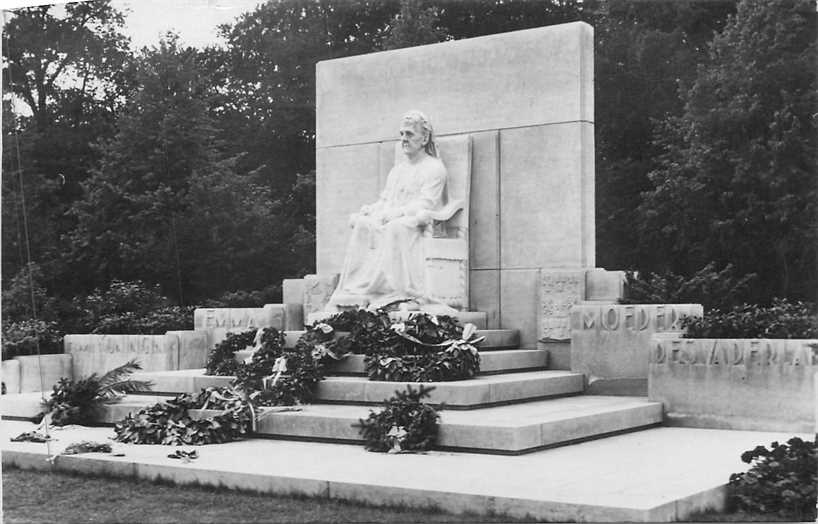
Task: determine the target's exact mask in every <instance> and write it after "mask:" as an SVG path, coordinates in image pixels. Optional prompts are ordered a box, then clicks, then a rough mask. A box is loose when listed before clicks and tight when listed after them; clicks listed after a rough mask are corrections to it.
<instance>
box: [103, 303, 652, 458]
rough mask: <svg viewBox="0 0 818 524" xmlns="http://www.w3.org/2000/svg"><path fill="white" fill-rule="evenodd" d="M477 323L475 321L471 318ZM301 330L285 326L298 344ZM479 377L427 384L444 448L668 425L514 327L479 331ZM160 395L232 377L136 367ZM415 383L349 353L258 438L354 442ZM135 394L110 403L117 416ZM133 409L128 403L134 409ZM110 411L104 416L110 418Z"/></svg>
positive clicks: (508, 450)
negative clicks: (559, 366)
mask: <svg viewBox="0 0 818 524" xmlns="http://www.w3.org/2000/svg"><path fill="white" fill-rule="evenodd" d="M470 320H471V319H470ZM301 333H302V332H300V331H288V332H286V333H285V335H286V344H287V345H293V344H294V343H295V341H297V340H298V337H299V336H300V335H301ZM477 335H478V336H485V337H486V338H485V340H484V342H483V343H482V344H481V345H480V368H481V372H480V374H479V375H478V376H477V377H475V378H474V379H471V380H462V381H453V382H437V383H424V385H426V386H431V387H434V390H433V391H432V392H431V393H430V397H429V398H428V399H427V402H429V403H431V404H434V405H436V406H438V407H441V408H442V409H441V410H440V415H441V426H440V434H439V439H438V448H439V449H442V450H450V451H462V452H480V453H492V454H523V453H530V452H533V451H537V450H540V449H543V448H549V447H553V446H559V445H564V444H570V443H575V442H578V441H583V440H589V439H595V438H601V437H604V436H608V435H611V434H617V433H621V432H625V431H634V430H638V429H643V428H647V427H651V426H656V425H658V424H661V422H662V405H661V404H660V403H656V402H649V401H647V399H645V398H640V397H618V396H617V397H613V396H591V395H584V394H583V392H584V389H585V378H584V377H583V375H582V374H580V373H574V372H571V371H564V370H552V369H548V352H547V351H546V350H543V349H525V348H520V347H519V333H518V332H517V331H515V330H503V329H495V330H479V331H478V333H477ZM135 378H139V379H143V380H151V381H152V382H153V383H154V388H153V389H154V391H153V392H152V393H151V394H150V395H151V398H152V400H151V401H155V400H154V399H155V398H156V397H155V396H156V395H164V396H171V395H175V394H178V393H184V392H196V391H199V390H201V389H202V388H206V387H209V386H226V385H228V384H229V383H230V382H231V380H232V377H218V376H208V375H205V374H204V370H203V369H188V370H179V371H163V372H151V373H139V374H137V375H135ZM407 385H412V386H413V387H418V386H419V385H420V384H419V383H408V382H377V381H370V380H368V379H367V378H366V376H365V373H364V357H363V355H350V356H349V357H347V358H346V359H344V360H343V361H340V362H338V363H336V364H334V365H333V366H331V367H330V369H329V370H328V373H327V377H326V378H325V379H324V380H323V381H322V382H321V383H320V384H319V386H318V389H317V391H316V398H315V400H314V402H313V403H312V404H310V405H305V406H299V408H298V410H293V411H283V412H282V411H281V410H278V409H266V408H263V409H262V410H261V415H260V417H261V420H260V423H259V427H258V435H259V436H261V437H267V438H275V439H288V440H307V441H316V442H337V443H358V442H360V441H361V440H360V436H359V434H358V428H357V427H356V424H358V422H359V420H360V419H363V418H366V417H367V415H368V414H369V412H370V410H372V409H377V405H378V404H380V403H381V402H382V401H383V400H384V399H386V398H388V397H390V396H392V395H393V394H394V392H395V391H396V390H402V389H405V387H406V386H407ZM144 404H147V403H146V402H142V403H140V399H139V396H138V395H132V396H130V397H129V398H127V399H126V401H125V403H124V404H121V405H119V406H117V407H116V408H114V409H112V412H111V415H113V414H114V413H113V412H114V411H115V412H116V414H117V416H119V417H120V418H121V416H122V415H124V413H123V411H127V410H128V409H129V408H128V406H131V407H132V408H133V407H137V406H140V405H144ZM132 408H131V409H132ZM115 420H116V419H115V418H114V417H107V416H106V422H114V421H115Z"/></svg>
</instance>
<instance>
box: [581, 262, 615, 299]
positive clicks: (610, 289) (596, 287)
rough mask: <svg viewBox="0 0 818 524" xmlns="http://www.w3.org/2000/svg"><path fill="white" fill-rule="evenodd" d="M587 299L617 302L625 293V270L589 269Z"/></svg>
mask: <svg viewBox="0 0 818 524" xmlns="http://www.w3.org/2000/svg"><path fill="white" fill-rule="evenodd" d="M585 289H586V295H585V300H595V301H601V302H617V301H618V300H619V299H621V298H622V297H623V296H624V295H625V272H624V271H608V270H606V269H600V268H596V269H589V270H588V272H587V273H586V274H585Z"/></svg>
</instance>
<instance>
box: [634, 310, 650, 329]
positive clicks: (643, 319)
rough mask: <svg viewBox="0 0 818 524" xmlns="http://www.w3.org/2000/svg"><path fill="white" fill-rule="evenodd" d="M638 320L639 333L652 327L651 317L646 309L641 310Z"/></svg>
mask: <svg viewBox="0 0 818 524" xmlns="http://www.w3.org/2000/svg"><path fill="white" fill-rule="evenodd" d="M638 320H639V321H638V323H637V329H638V330H639V331H644V330H646V329H647V328H648V326H649V325H650V315H649V314H648V312H647V311H645V308H644V307H640V308H639V315H638Z"/></svg>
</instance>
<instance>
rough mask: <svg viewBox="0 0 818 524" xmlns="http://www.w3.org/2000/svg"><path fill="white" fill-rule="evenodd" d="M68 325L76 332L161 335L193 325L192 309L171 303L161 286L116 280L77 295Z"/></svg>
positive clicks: (190, 327)
mask: <svg viewBox="0 0 818 524" xmlns="http://www.w3.org/2000/svg"><path fill="white" fill-rule="evenodd" d="M72 309H73V311H72V316H73V318H71V319H70V320H66V321H65V325H66V326H67V328H68V329H70V330H71V332H73V333H94V334H137V335H138V334H145V335H151V334H152V335H161V334H164V333H165V332H166V331H173V330H185V329H192V328H193V308H192V307H180V306H172V305H170V300H169V299H168V298H167V297H165V296H163V295H162V293H161V290H160V288H159V286H158V285H154V286H148V285H146V284H145V283H144V282H141V281H136V282H123V281H120V280H114V281H113V282H111V283H110V284H109V285H108V287H107V288H105V289H96V290H94V291H93V292H92V293H91V294H90V295H88V296H85V297H78V298H75V299H74V300H73V302H72Z"/></svg>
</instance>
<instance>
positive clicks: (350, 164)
mask: <svg viewBox="0 0 818 524" xmlns="http://www.w3.org/2000/svg"><path fill="white" fill-rule="evenodd" d="M352 120H355V121H357V122H363V120H361V117H360V116H356V117H355V118H353V119H352ZM369 123H371V121H370V122H369ZM398 125H399V122H398V118H397V117H396V118H395V120H394V122H393V123H392V126H393V130H392V132H393V135H392V136H394V133H395V132H396V131H397V128H398ZM378 156H379V154H378V144H364V145H355V146H344V147H333V148H327V149H323V148H319V149H317V150H316V177H317V178H316V195H315V196H316V206H315V235H316V258H317V265H316V269H317V271H316V272H317V273H318V274H319V275H320V274H324V273H340V272H341V269H342V268H343V265H344V253H346V247H347V243H348V242H349V234H350V228H349V216H350V215H351V214H352V213H355V212H357V211H358V210H359V209H360V208H361V206H363V205H364V204H371V203H372V202H375V201H376V200H377V199H378V197H379V195H380V190H379V184H378V177H379V174H378V168H379V162H378Z"/></svg>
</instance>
